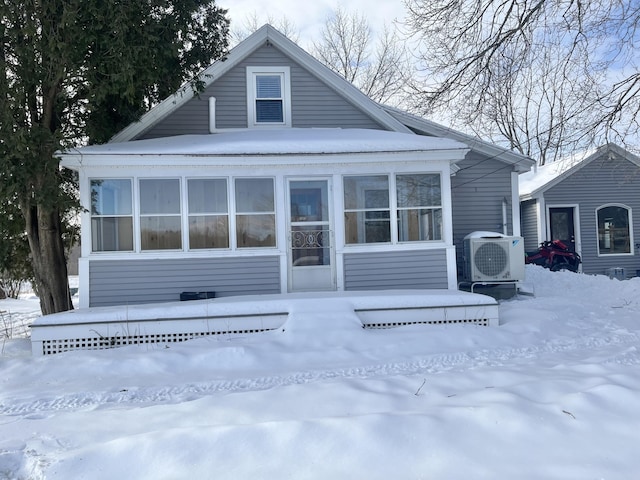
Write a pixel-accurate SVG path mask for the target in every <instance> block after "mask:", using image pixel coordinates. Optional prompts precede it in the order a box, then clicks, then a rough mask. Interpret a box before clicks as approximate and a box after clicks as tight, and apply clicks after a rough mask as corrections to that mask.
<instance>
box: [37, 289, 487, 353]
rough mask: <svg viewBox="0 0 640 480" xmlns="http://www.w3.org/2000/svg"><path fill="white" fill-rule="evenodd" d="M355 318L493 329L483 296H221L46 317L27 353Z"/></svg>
mask: <svg viewBox="0 0 640 480" xmlns="http://www.w3.org/2000/svg"><path fill="white" fill-rule="evenodd" d="M325 311H326V315H327V316H329V315H331V317H332V318H334V317H336V316H340V315H345V316H353V315H354V314H355V315H356V316H357V318H358V320H359V321H360V323H361V324H362V327H363V328H393V327H399V326H404V325H416V324H430V325H447V324H472V325H479V326H497V325H498V323H499V320H498V304H497V302H496V301H495V300H494V299H493V298H491V297H488V296H485V295H478V294H473V293H468V292H458V291H451V290H387V291H366V292H323V293H315V292H314V293H300V294H279V295H255V296H236V297H224V298H216V299H209V300H194V301H188V302H169V303H161V304H149V305H133V306H119V307H101V308H86V309H79V310H74V311H71V312H64V313H58V314H54V315H47V316H44V317H41V318H39V319H38V320H37V321H36V322H34V324H33V325H32V334H31V344H32V353H33V355H50V354H55V353H61V352H66V351H71V350H100V349H108V348H115V347H120V346H126V345H166V344H171V343H178V342H183V341H187V340H191V339H194V338H199V337H204V336H210V335H241V334H242V335H244V334H250V333H258V332H264V331H269V330H277V329H281V328H282V329H284V328H287V322H288V321H291V319H292V318H293V316H295V321H296V322H297V321H299V319H300V317H301V316H302V317H304V316H305V315H314V318H315V317H317V316H318V314H324V313H325Z"/></svg>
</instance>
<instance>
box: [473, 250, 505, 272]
mask: <svg viewBox="0 0 640 480" xmlns="http://www.w3.org/2000/svg"><path fill="white" fill-rule="evenodd" d="M508 261H509V256H508V254H507V251H506V250H505V248H504V246H503V245H500V244H499V243H483V244H482V245H480V246H479V247H478V249H477V250H476V251H475V253H474V256H473V262H474V264H475V266H476V268H477V269H478V271H479V272H480V273H482V274H483V275H487V276H489V277H494V276H496V275H499V274H500V273H502V272H503V271H504V270H505V269H506V268H507V264H508Z"/></svg>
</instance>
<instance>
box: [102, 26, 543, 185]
mask: <svg viewBox="0 0 640 480" xmlns="http://www.w3.org/2000/svg"><path fill="white" fill-rule="evenodd" d="M265 43H270V44H272V45H274V46H275V47H277V48H278V49H280V50H281V51H282V52H283V53H284V54H285V55H287V56H289V57H290V58H291V59H292V60H294V61H296V62H297V63H298V64H299V65H300V66H301V67H303V68H305V69H307V70H308V71H309V72H310V73H311V74H313V75H315V76H316V77H317V78H318V79H320V80H321V81H322V82H324V83H325V84H326V85H327V86H329V87H330V88H332V89H333V90H334V91H336V92H337V93H338V94H339V95H341V96H343V97H345V98H346V99H347V100H348V101H349V102H350V103H352V104H353V105H355V106H356V107H358V108H360V109H361V110H362V111H363V112H365V113H366V114H368V115H369V116H370V117H371V118H373V119H374V120H375V121H377V122H378V123H379V124H380V125H382V126H383V127H385V128H386V129H388V130H390V131H395V132H401V133H410V134H413V133H415V132H418V133H419V134H421V135H427V136H433V137H443V138H448V139H451V140H455V141H458V142H462V143H464V144H466V145H467V146H469V148H470V149H471V150H474V151H476V152H479V153H481V154H484V155H486V156H487V157H494V158H496V159H497V160H499V161H502V162H504V163H507V164H512V165H514V168H515V169H516V171H517V172H526V171H529V170H530V169H531V167H532V166H533V165H534V164H535V161H534V160H532V159H531V158H529V157H526V156H524V155H521V154H519V153H516V152H514V151H511V150H509V149H506V148H503V147H500V146H498V145H495V144H492V143H490V142H485V141H483V140H480V139H479V138H476V137H473V136H471V135H466V134H464V133H462V132H458V131H456V130H452V129H450V128H447V127H445V126H443V125H439V124H437V123H435V122H432V121H429V120H426V119H424V118H421V117H418V116H415V115H412V114H410V113H408V112H404V111H402V110H400V109H397V108H393V107H389V106H385V105H381V104H379V103H377V102H375V101H373V100H372V99H370V98H369V97H368V96H367V95H365V94H364V93H363V92H361V91H360V90H359V89H358V88H356V87H355V86H354V85H353V84H351V83H350V82H348V81H347V80H346V79H345V78H343V77H342V76H341V75H339V74H338V73H336V72H334V71H333V70H331V69H330V68H328V67H327V66H325V65H323V64H322V63H321V62H320V61H318V60H317V59H315V58H314V57H313V56H312V55H310V54H309V53H307V52H306V51H305V50H303V49H302V48H301V47H299V46H298V45H297V44H296V43H295V42H293V41H291V40H290V39H288V38H287V37H286V36H285V35H283V34H282V33H280V32H279V31H278V30H276V29H275V28H274V27H272V26H271V25H268V24H267V25H264V26H262V27H261V28H260V29H258V30H257V31H255V32H254V33H253V34H252V35H250V36H249V37H247V38H246V39H245V40H243V41H242V42H240V43H239V44H238V45H236V46H235V47H234V48H233V49H231V51H230V52H229V54H228V55H227V56H226V57H225V58H223V59H221V60H218V61H216V62H214V63H213V64H212V65H211V66H209V67H208V68H207V69H205V70H204V71H202V72H201V73H200V75H199V79H200V80H201V81H202V82H203V86H204V88H207V87H208V86H210V85H211V84H213V83H214V82H215V81H216V80H217V79H219V78H220V77H222V76H223V75H224V74H225V73H227V72H228V71H230V70H231V69H232V68H234V67H235V66H236V65H238V64H239V63H240V62H242V61H243V60H244V59H245V58H247V57H248V56H249V55H251V54H252V53H253V52H255V51H256V50H257V49H259V48H260V47H261V46H263V45H264V44H265ZM192 98H193V94H192V90H191V88H190V87H189V85H184V86H183V87H182V88H180V90H178V92H176V93H174V94H173V95H171V96H170V97H168V98H166V99H165V100H163V101H162V102H160V103H159V104H158V105H156V106H155V107H153V108H152V109H151V110H149V111H148V112H147V113H146V114H144V115H143V116H142V117H141V118H140V120H139V121H137V122H134V123H132V124H130V125H129V126H127V127H126V128H124V129H123V130H121V131H120V132H118V133H117V134H116V135H114V136H113V137H112V138H111V140H110V141H109V143H118V142H126V141H130V140H133V139H135V138H137V137H138V136H139V135H141V134H142V133H144V132H145V131H147V130H148V129H150V128H151V127H153V126H154V125H155V124H156V123H158V122H159V121H161V120H162V119H164V118H166V117H168V116H169V115H170V114H172V113H173V112H174V111H176V110H177V109H179V108H180V107H181V106H183V105H184V104H185V103H187V102H188V101H189V100H191V99H192ZM455 169H456V167H455V166H453V170H454V171H455Z"/></svg>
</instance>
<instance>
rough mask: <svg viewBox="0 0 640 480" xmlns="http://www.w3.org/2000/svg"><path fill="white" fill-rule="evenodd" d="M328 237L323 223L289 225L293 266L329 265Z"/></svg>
mask: <svg viewBox="0 0 640 480" xmlns="http://www.w3.org/2000/svg"><path fill="white" fill-rule="evenodd" d="M329 238H330V236H329V231H328V229H327V227H326V226H325V225H307V226H293V227H291V255H292V261H293V266H294V267H308V266H312V265H331V261H330V256H329V255H330V252H329Z"/></svg>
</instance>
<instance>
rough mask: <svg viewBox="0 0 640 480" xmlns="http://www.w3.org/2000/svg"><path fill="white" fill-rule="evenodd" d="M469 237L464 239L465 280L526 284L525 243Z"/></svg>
mask: <svg viewBox="0 0 640 480" xmlns="http://www.w3.org/2000/svg"><path fill="white" fill-rule="evenodd" d="M478 234H479V232H474V233H473V234H469V235H467V236H466V237H465V238H464V278H465V280H467V281H471V282H513V281H519V280H524V240H523V239H522V237H508V236H506V235H500V234H495V236H493V235H491V236H487V235H478Z"/></svg>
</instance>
